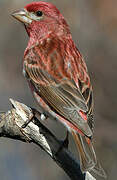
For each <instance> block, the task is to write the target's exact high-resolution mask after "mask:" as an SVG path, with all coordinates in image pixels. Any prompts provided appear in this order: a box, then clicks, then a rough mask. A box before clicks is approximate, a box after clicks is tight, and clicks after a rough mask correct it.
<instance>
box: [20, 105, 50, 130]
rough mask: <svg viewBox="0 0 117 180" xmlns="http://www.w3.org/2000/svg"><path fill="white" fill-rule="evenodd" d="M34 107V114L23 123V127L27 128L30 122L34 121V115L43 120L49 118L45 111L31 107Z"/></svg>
mask: <svg viewBox="0 0 117 180" xmlns="http://www.w3.org/2000/svg"><path fill="white" fill-rule="evenodd" d="M31 109H32V113H33V115H31V116H30V117H29V118H28V119H27V120H26V121H25V123H24V124H23V125H22V128H25V127H26V126H27V125H28V124H29V123H30V122H32V121H33V118H34V117H38V116H39V117H40V118H41V120H42V121H44V120H46V119H47V118H48V116H47V115H46V114H44V113H40V112H38V111H37V110H36V109H34V108H31Z"/></svg>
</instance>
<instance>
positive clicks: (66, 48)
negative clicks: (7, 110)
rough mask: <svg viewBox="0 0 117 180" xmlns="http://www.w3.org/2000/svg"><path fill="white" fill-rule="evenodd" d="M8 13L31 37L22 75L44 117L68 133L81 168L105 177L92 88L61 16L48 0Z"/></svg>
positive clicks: (26, 50) (81, 59)
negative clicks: (97, 145)
mask: <svg viewBox="0 0 117 180" xmlns="http://www.w3.org/2000/svg"><path fill="white" fill-rule="evenodd" d="M12 16H13V17H14V18H16V19H17V20H18V21H20V22H21V23H23V25H24V27H25V29H26V32H27V34H28V36H29V41H28V45H27V47H26V49H25V51H24V56H23V74H24V76H25V77H26V79H27V81H28V84H29V87H30V88H31V91H32V93H33V96H34V98H35V99H36V101H37V102H38V105H39V106H40V107H41V108H42V110H43V112H45V114H44V113H42V119H46V117H53V118H54V119H57V120H58V121H59V122H60V123H62V124H63V125H64V126H65V127H66V128H67V131H68V132H69V133H71V134H72V136H73V139H74V142H75V144H76V147H77V150H78V152H79V158H80V167H81V170H82V172H83V173H84V172H87V171H91V170H93V171H94V172H95V173H97V174H98V175H100V176H103V177H105V176H106V175H105V172H104V170H103V168H102V167H101V165H100V163H99V161H98V159H97V157H96V154H95V150H94V147H93V133H94V130H93V129H94V113H93V110H94V105H93V104H94V103H93V88H92V85H91V80H90V77H89V73H88V70H87V66H86V63H85V61H84V58H83V56H82V54H81V53H80V51H79V50H78V48H77V47H76V45H75V43H74V41H73V39H72V35H71V32H70V28H69V25H68V24H67V22H66V20H65V18H64V16H63V15H62V14H61V13H60V11H59V10H58V9H57V8H56V6H55V5H53V4H52V3H49V2H44V1H39V2H32V3H30V4H27V5H26V6H25V7H24V8H23V9H20V10H17V11H14V12H13V13H12Z"/></svg>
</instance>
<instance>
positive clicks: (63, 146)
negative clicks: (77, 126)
mask: <svg viewBox="0 0 117 180" xmlns="http://www.w3.org/2000/svg"><path fill="white" fill-rule="evenodd" d="M68 145H69V131H67V134H66V137H65V139H64V140H63V141H62V142H61V146H60V147H59V149H58V151H57V153H56V155H57V154H58V153H59V152H60V151H61V150H62V149H63V148H67V149H68Z"/></svg>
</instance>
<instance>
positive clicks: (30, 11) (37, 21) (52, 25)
mask: <svg viewBox="0 0 117 180" xmlns="http://www.w3.org/2000/svg"><path fill="white" fill-rule="evenodd" d="M13 16H14V17H15V18H16V19H18V20H19V21H21V22H22V23H24V25H25V27H26V30H27V32H28V34H29V36H30V37H31V36H33V38H34V37H36V38H38V39H39V38H40V37H41V36H42V35H45V34H46V33H47V34H49V33H53V32H54V33H56V34H57V33H59V35H60V34H62V33H64V32H65V33H69V27H68V25H67V23H66V21H65V19H64V17H63V16H62V14H61V13H60V12H59V10H58V9H57V8H56V7H55V6H54V5H53V4H51V3H47V2H42V1H39V2H32V3H30V4H28V5H26V6H25V7H24V9H22V10H20V11H16V12H15V13H14V14H13Z"/></svg>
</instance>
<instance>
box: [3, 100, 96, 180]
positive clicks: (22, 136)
mask: <svg viewBox="0 0 117 180" xmlns="http://www.w3.org/2000/svg"><path fill="white" fill-rule="evenodd" d="M10 102H11V104H12V106H13V108H12V109H11V110H9V111H8V112H6V113H1V114H0V136H1V137H7V138H12V139H15V140H21V141H23V142H28V143H31V142H33V143H35V144H37V145H38V146H40V147H41V148H42V149H43V150H44V151H45V152H47V153H48V155H49V156H50V157H51V158H52V159H53V160H54V161H55V162H56V163H57V164H58V165H59V166H60V167H61V168H62V169H63V170H64V171H65V172H66V173H67V175H68V176H69V177H70V179H72V180H95V178H94V177H93V176H92V175H91V174H90V173H89V172H87V173H86V174H83V173H82V172H81V170H80V164H79V161H77V160H76V159H75V158H74V156H73V155H72V153H71V152H69V151H68V149H67V148H65V147H63V148H60V147H61V145H62V142H61V141H59V140H58V139H57V138H56V137H55V136H54V135H53V134H52V133H51V132H50V131H49V130H48V129H47V128H46V127H45V126H44V125H43V124H42V123H41V122H40V117H39V116H38V118H37V117H36V116H35V114H34V113H33V109H31V108H30V107H28V106H26V105H24V104H22V103H19V102H17V101H15V100H13V99H10ZM35 111H36V110H35ZM37 114H38V115H39V114H40V113H39V112H38V111H37ZM40 115H41V114H40ZM30 118H32V121H31V122H30V123H29V124H28V125H27V126H26V127H25V128H22V125H23V124H24V123H25V122H26V121H27V120H28V119H30Z"/></svg>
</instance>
